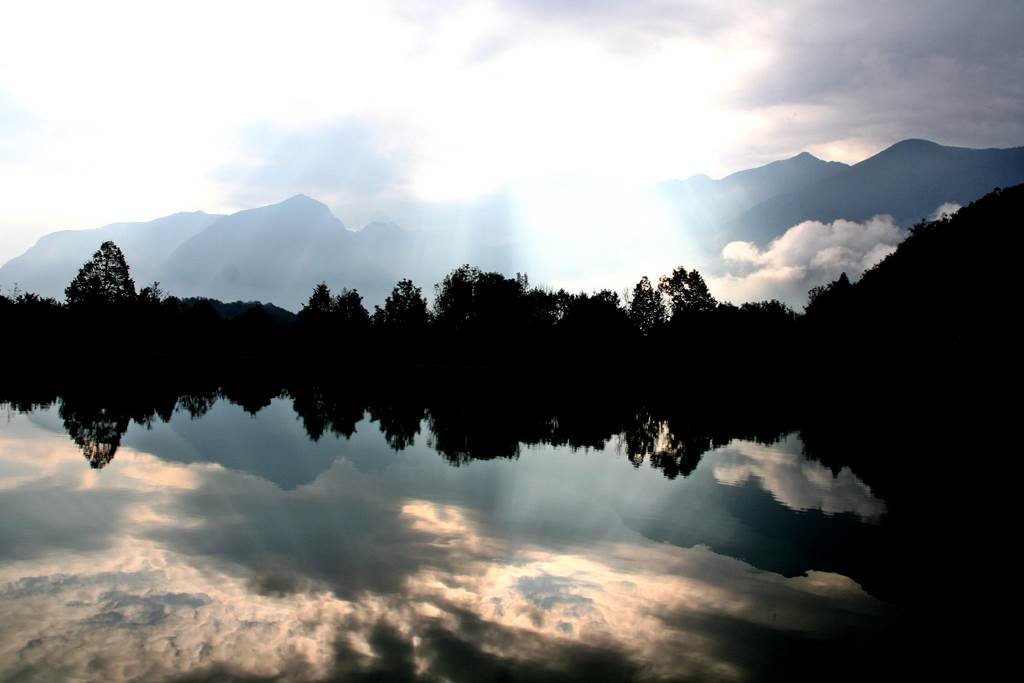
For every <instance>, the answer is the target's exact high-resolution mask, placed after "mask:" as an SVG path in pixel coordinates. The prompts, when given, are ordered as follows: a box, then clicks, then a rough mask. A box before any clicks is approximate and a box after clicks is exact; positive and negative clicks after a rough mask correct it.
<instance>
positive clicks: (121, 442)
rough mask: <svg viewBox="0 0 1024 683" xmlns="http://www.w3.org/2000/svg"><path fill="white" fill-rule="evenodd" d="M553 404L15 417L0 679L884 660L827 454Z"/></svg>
mask: <svg viewBox="0 0 1024 683" xmlns="http://www.w3.org/2000/svg"><path fill="white" fill-rule="evenodd" d="M558 400H559V399H557V398H556V399H552V400H551V401H549V402H548V403H546V404H545V405H544V406H543V407H542V408H536V409H534V408H533V407H532V405H520V406H518V408H517V409H516V410H510V409H509V407H508V406H507V405H505V404H500V403H494V402H491V401H489V400H485V399H483V398H480V399H476V398H474V397H473V396H466V397H462V398H461V399H457V400H456V399H452V400H447V401H444V402H439V403H437V404H432V403H431V402H430V400H427V399H425V400H423V401H421V402H420V403H417V401H415V400H410V401H405V402H402V401H396V402H389V401H376V402H365V401H361V400H357V399H356V398H354V397H348V396H346V395H345V394H344V392H333V393H332V392H322V391H320V390H316V389H310V390H308V391H303V392H291V393H288V392H277V391H272V392H268V393H266V395H261V396H258V397H251V396H247V395H246V396H240V395H234V396H229V395H225V392H223V391H219V390H210V391H206V392H198V393H189V394H178V395H169V396H162V397H160V398H159V400H149V399H148V398H147V399H145V400H144V399H141V398H137V397H121V398H120V399H118V400H113V399H111V400H107V401H106V402H104V399H101V398H96V397H95V396H93V395H91V394H90V393H89V391H80V392H78V393H77V394H75V395H72V394H66V395H62V396H60V397H56V398H55V399H45V400H35V399H28V400H26V401H24V402H15V403H9V404H7V405H5V406H4V408H3V414H2V421H0V488H2V492H0V515H2V518H3V520H4V525H3V527H2V528H0V678H2V679H4V680H27V681H54V680H105V681H121V680H190V681H196V680H211V681H213V680H288V681H290V680H452V681H470V680H525V681H532V680H585V681H593V680H613V681H623V680H658V681H663V680H728V681H733V680H735V681H746V680H768V679H772V680H774V679H780V678H785V679H788V680H793V679H814V680H828V679H835V678H842V677H845V676H847V675H851V676H852V674H853V672H857V671H860V670H861V669H871V668H872V667H873V666H875V664H876V663H877V661H878V659H879V658H882V657H884V656H888V654H887V652H888V647H889V645H890V644H891V642H892V640H891V635H892V634H893V633H894V632H896V629H898V628H899V627H900V624H901V623H902V622H903V620H904V619H905V617H906V614H907V611H908V607H907V600H906V595H905V586H904V584H903V583H902V581H903V579H902V578H901V575H900V572H898V571H896V572H893V571H892V567H891V558H892V555H891V551H892V549H893V548H898V547H901V546H902V545H903V541H904V538H903V536H902V535H901V534H906V530H905V525H900V524H896V523H894V522H893V520H892V518H893V514H892V510H891V503H890V501H888V500H887V499H886V498H885V497H883V496H882V495H881V494H880V493H879V492H878V491H876V490H873V488H872V486H870V485H869V484H868V483H866V482H865V481H864V480H862V479H861V478H860V477H859V476H858V474H856V473H855V470H854V469H851V468H850V467H848V466H846V465H845V464H843V463H842V462H841V461H842V457H841V456H835V457H832V455H830V453H828V452H823V451H822V449H821V446H820V444H819V446H818V451H817V452H813V449H812V448H810V447H811V446H812V445H813V444H812V442H811V441H809V439H811V436H810V435H809V434H810V432H808V433H807V434H802V433H801V432H800V431H799V430H791V429H789V428H788V427H787V426H786V425H781V424H780V425H779V426H778V427H777V428H774V427H771V426H768V427H764V426H763V425H757V426H755V427H751V428H730V427H729V426H728V425H724V426H723V425H722V424H713V425H711V426H709V427H707V428H702V427H701V424H700V420H696V419H695V420H691V421H689V422H687V421H685V420H682V421H681V420H680V419H675V420H674V421H673V419H671V418H663V417H662V416H660V415H659V414H658V413H657V411H647V410H644V409H633V408H630V409H628V410H621V411H617V410H608V411H605V412H602V409H601V408H599V407H596V408H595V407H594V406H595V405H598V404H599V403H600V401H591V402H589V403H587V404H586V405H583V406H580V405H579V404H577V403H570V402H568V401H567V402H565V404H564V405H561V406H560V405H559V403H558ZM805 439H808V441H807V442H806V443H805ZM818 441H821V439H818ZM825 450H826V451H827V442H826V447H825Z"/></svg>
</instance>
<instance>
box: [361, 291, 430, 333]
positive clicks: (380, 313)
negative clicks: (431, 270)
mask: <svg viewBox="0 0 1024 683" xmlns="http://www.w3.org/2000/svg"><path fill="white" fill-rule="evenodd" d="M428 319H429V314H428V313H427V300H426V299H424V298H423V290H422V289H420V288H419V287H417V286H416V285H414V284H413V283H412V280H408V279H405V280H400V281H399V282H398V284H396V285H395V287H394V289H392V290H391V294H390V295H389V296H388V297H387V299H385V300H384V308H381V307H380V306H375V307H374V312H373V323H374V324H375V325H377V326H378V327H380V328H384V329H391V330H405V331H411V330H418V329H422V328H424V327H425V326H426V324H427V320H428Z"/></svg>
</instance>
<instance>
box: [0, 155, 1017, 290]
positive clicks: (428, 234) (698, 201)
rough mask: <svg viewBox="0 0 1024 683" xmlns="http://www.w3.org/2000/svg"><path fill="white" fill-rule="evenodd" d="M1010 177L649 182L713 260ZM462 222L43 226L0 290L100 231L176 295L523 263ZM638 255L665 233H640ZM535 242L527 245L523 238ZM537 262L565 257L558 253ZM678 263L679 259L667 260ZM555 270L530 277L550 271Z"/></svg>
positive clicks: (854, 175) (56, 272)
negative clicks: (814, 225) (817, 226)
mask: <svg viewBox="0 0 1024 683" xmlns="http://www.w3.org/2000/svg"><path fill="white" fill-rule="evenodd" d="M1021 182H1024V147H1015V148H1011V149H967V148H961V147H947V146H942V145H939V144H936V143H934V142H929V141H925V140H905V141H903V142H899V143H897V144H895V145H893V146H891V147H889V148H887V149H885V150H883V151H881V152H879V153H878V154H876V155H874V156H872V157H870V158H868V159H865V160H864V161H862V162H860V163H857V164H853V165H847V164H842V163H838V162H831V161H823V160H821V159H818V158H816V157H814V156H812V155H811V154H808V153H806V152H804V153H801V154H798V155H797V156H795V157H792V158H789V159H784V160H780V161H776V162H773V163H770V164H767V165H765V166H761V167H758V168H754V169H748V170H744V171H739V172H737V173H733V174H732V175H729V176H726V177H725V178H722V179H720V180H714V179H711V178H709V177H708V176H705V175H697V176H693V177H691V178H688V179H686V180H672V181H666V182H663V183H660V184H659V185H657V186H656V187H654V188H652V193H653V196H655V197H657V198H658V200H659V201H661V202H662V203H663V204H664V205H665V206H667V207H669V210H670V212H671V215H672V217H673V222H674V224H675V226H676V227H674V229H675V230H677V231H678V232H679V234H682V235H685V236H686V237H687V238H688V240H689V241H690V242H691V243H692V244H694V245H696V249H695V251H694V253H695V254H697V256H696V257H694V256H693V255H688V257H689V258H696V259H697V260H698V261H699V263H684V265H688V266H698V267H701V268H711V269H713V268H714V265H713V264H714V260H715V259H716V258H717V256H718V255H719V254H720V253H721V249H722V247H723V246H724V245H725V244H726V243H728V242H729V241H732V240H747V241H752V242H755V243H757V244H761V245H765V244H767V243H768V242H769V241H770V240H772V239H773V238H775V237H777V236H779V235H781V234H782V233H783V232H785V231H786V230H787V229H788V228H789V227H791V226H793V225H795V224H798V223H800V222H802V221H806V220H818V221H823V222H828V221H833V220H836V219H840V218H843V219H849V220H856V221H861V220H865V219H867V218H870V217H871V216H874V215H878V214H888V215H891V216H892V217H893V218H894V219H895V220H896V221H897V222H898V223H899V224H900V225H903V226H909V225H911V224H913V223H915V222H917V221H919V220H922V219H924V218H926V217H927V216H928V215H929V214H931V213H932V212H933V211H934V210H935V209H936V208H937V207H939V206H940V205H942V204H944V203H947V202H951V203H956V204H966V203H968V202H970V201H972V200H974V199H977V198H978V197H980V196H982V195H984V194H985V193H986V192H988V191H990V190H992V189H993V188H994V187H997V186H1002V187H1007V186H1010V185H1015V184H1018V183H1021ZM481 216H484V217H485V218H484V219H483V220H479V221H477V223H476V224H474V225H472V226H471V227H470V229H469V230H468V231H467V230H465V229H462V228H460V229H456V228H452V229H450V230H445V229H411V228H406V227H400V226H398V225H395V224H392V223H380V222H378V223H371V224H369V225H366V226H365V227H363V228H362V229H361V230H349V229H347V228H346V227H345V225H344V224H343V223H342V222H341V221H340V220H339V219H338V218H337V217H336V216H335V215H334V214H333V213H332V212H331V210H330V209H329V208H328V207H327V206H326V205H324V204H322V203H321V202H319V201H316V200H315V199H311V198H310V197H307V196H305V195H297V196H294V197H292V198H290V199H287V200H285V201H283V202H281V203H278V204H273V205H270V206H264V207H260V208H255V209H249V210H244V211H239V212H237V213H233V214H230V215H217V214H208V213H204V212H202V211H196V212H190V213H177V214H173V215H171V216H165V217H163V218H158V219H156V220H153V221H148V222H141V223H114V224H111V225H107V226H105V227H102V228H97V229H93V230H65V231H60V232H55V233H51V234H49V235H46V236H44V237H42V238H40V240H39V241H38V242H37V243H36V244H35V245H34V246H32V247H31V248H30V249H28V250H27V251H26V252H25V253H24V254H22V255H21V256H18V257H16V258H13V259H11V260H10V261H8V262H7V263H6V264H5V265H3V266H2V267H0V287H2V288H4V289H8V290H9V289H12V288H13V287H14V286H15V285H17V286H18V288H19V289H21V290H23V291H33V292H37V293H39V294H41V295H44V296H53V297H57V298H62V297H63V291H64V287H65V286H66V285H67V283H68V282H69V281H70V280H71V279H72V278H73V277H74V275H75V273H76V272H77V270H78V268H79V267H80V266H81V265H82V263H83V262H85V261H86V260H87V259H88V258H89V257H90V256H91V255H92V253H93V252H94V251H95V250H96V249H97V248H98V247H99V245H100V244H101V243H102V242H103V241H105V240H113V241H114V242H116V243H117V244H118V246H119V247H121V249H122V250H123V251H124V253H125V256H126V258H127V259H128V262H129V264H130V265H131V267H132V274H133V276H134V277H135V280H136V282H137V283H139V284H140V285H141V284H144V283H148V282H151V281H154V280H158V281H160V282H161V286H162V288H163V289H164V290H165V291H168V292H171V293H173V294H176V295H178V296H210V297H215V298H218V299H223V300H226V301H227V300H236V299H240V300H260V301H273V302H274V303H277V304H279V305H281V306H284V307H285V308H290V309H293V310H294V309H297V308H298V306H299V305H300V304H301V302H303V301H304V300H305V299H306V298H307V297H308V295H309V292H310V291H311V289H312V287H313V285H315V284H316V283H317V282H320V281H321V280H323V281H326V282H328V284H330V285H331V286H332V287H336V288H340V287H342V286H345V287H350V288H357V289H358V290H359V291H360V293H362V294H363V295H364V297H365V299H366V301H367V302H368V303H369V304H374V303H380V302H382V301H383V299H384V297H385V296H386V294H387V292H388V291H390V289H391V287H392V286H393V284H394V283H395V282H396V281H397V280H398V279H400V278H403V277H410V278H412V279H413V280H414V281H416V282H417V283H418V284H420V285H421V286H424V288H425V289H427V290H428V293H429V287H430V285H432V284H433V283H434V282H437V281H439V280H440V279H441V277H443V275H444V274H445V273H446V272H447V271H449V270H450V269H452V268H453V267H455V266H457V265H459V264H461V263H464V262H470V263H473V264H475V265H478V266H480V267H482V268H487V269H494V270H500V271H503V272H506V273H508V274H511V273H513V272H516V271H520V270H524V269H526V268H528V267H529V266H530V264H527V263H525V262H520V259H519V255H520V254H521V253H524V252H526V251H527V250H526V248H525V246H526V245H524V244H523V243H522V239H523V238H521V237H519V236H517V234H516V232H515V230H514V229H509V228H508V227H507V225H505V224H503V225H497V224H493V216H491V217H489V218H488V214H486V213H482V214H481ZM639 248H641V249H649V250H651V251H652V252H656V251H662V252H664V251H665V250H669V253H672V252H671V250H672V249H674V247H673V245H672V244H667V243H666V244H641V245H639ZM534 249H536V246H534ZM556 256H558V257H559V258H550V259H547V261H549V262H554V263H561V264H563V265H564V267H565V268H567V269H568V268H571V267H572V265H573V260H572V259H573V255H572V254H571V253H566V254H564V258H561V257H562V256H563V255H561V254H558V255H556ZM680 260H681V262H682V257H681V258H680ZM556 271H557V268H554V267H553V268H549V269H548V272H541V273H537V272H536V270H530V274H531V275H532V276H534V277H536V276H537V275H538V274H539V275H540V277H541V278H542V279H544V278H548V279H558V277H559V273H558V272H556Z"/></svg>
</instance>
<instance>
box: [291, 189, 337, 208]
mask: <svg viewBox="0 0 1024 683" xmlns="http://www.w3.org/2000/svg"><path fill="white" fill-rule="evenodd" d="M280 203H281V204H290V205H303V204H304V205H307V206H322V207H324V208H325V209H326V208H327V205H326V204H324V203H323V202H322V201H320V200H319V199H313V198H312V197H310V196H309V195H306V194H302V193H301V192H300V193H299V194H296V195H292V196H291V197H289V198H288V199H286V200H284V201H283V202H280Z"/></svg>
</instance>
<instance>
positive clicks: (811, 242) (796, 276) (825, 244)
mask: <svg viewBox="0 0 1024 683" xmlns="http://www.w3.org/2000/svg"><path fill="white" fill-rule="evenodd" d="M902 239H903V231H902V230H901V229H900V227H899V226H898V225H897V224H896V221H894V220H893V219H892V217H890V216H875V217H874V218H871V219H869V220H867V221H864V222H863V223H857V222H854V221H847V220H837V221H833V222H832V223H821V222H819V221H804V222H803V223H800V224H798V225H794V226H793V227H791V228H790V229H788V230H787V231H786V232H785V233H783V235H782V236H781V237H778V238H776V239H774V240H772V241H771V243H770V244H769V245H768V246H767V248H764V249H762V248H760V247H758V246H757V245H756V244H754V243H753V242H740V241H738V242H730V243H729V244H727V245H725V248H724V249H723V250H722V258H723V259H724V261H725V263H726V266H727V268H729V269H730V272H729V273H727V274H726V275H722V276H718V277H711V278H709V283H710V286H711V289H712V291H713V292H714V293H715V295H716V296H718V297H719V298H722V299H724V300H727V301H735V302H743V301H754V300H760V299H780V300H782V301H785V302H787V303H789V304H791V305H794V306H798V307H799V306H801V305H803V304H804V303H805V302H806V296H807V290H808V289H810V288H811V287H814V286H816V285H820V284H824V283H826V282H830V281H832V280H834V279H835V278H836V277H838V276H839V274H840V273H843V272H845V273H846V274H847V275H848V276H849V277H851V278H854V279H856V278H857V277H859V276H860V275H861V273H863V272H864V271H865V270H867V269H868V268H871V267H872V266H873V265H875V264H876V263H878V262H879V261H881V260H882V259H883V258H885V257H886V256H887V255H888V254H890V253H892V252H893V251H894V250H895V249H896V245H897V244H898V243H899V242H900V241H901V240H902Z"/></svg>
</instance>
